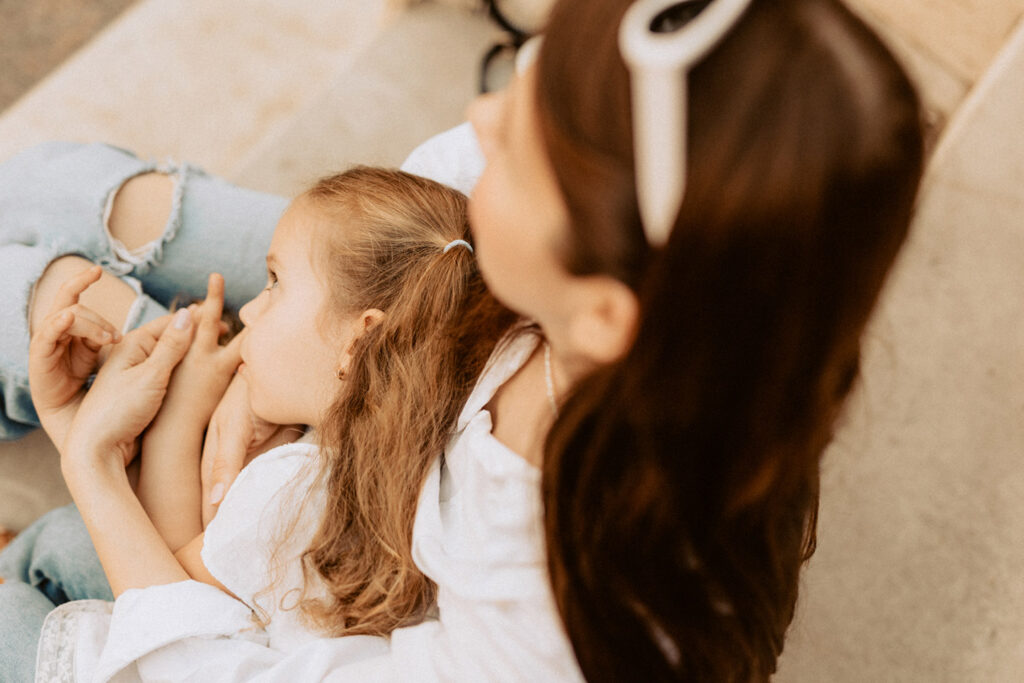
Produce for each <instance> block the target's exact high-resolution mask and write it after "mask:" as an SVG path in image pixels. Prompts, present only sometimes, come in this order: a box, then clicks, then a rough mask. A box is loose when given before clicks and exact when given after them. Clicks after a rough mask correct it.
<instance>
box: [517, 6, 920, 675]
mask: <svg viewBox="0 0 1024 683" xmlns="http://www.w3.org/2000/svg"><path fill="white" fill-rule="evenodd" d="M712 1H713V0H712ZM629 4H630V0H601V1H597V0H562V1H561V2H559V3H558V5H557V6H556V7H555V9H554V11H553V14H552V17H551V20H550V24H549V26H548V30H547V38H546V41H545V44H544V47H543V48H542V50H541V54H540V58H539V63H538V78H537V83H538V86H537V102H538V117H539V123H540V128H541V131H542V135H543V139H544V144H545V148H546V150H547V153H548V156H549V158H550V160H551V162H552V165H553V167H554V170H555V174H556V177H557V179H558V182H559V185H560V189H561V191H562V195H563V197H564V198H565V201H566V204H567V206H568V209H569V213H570V226H569V230H570V240H569V246H568V248H567V250H566V252H565V254H564V262H565V264H566V266H567V268H569V269H570V270H571V271H572V272H574V273H577V274H592V273H603V274H609V275H611V276H613V277H615V278H618V279H619V280H621V281H623V282H625V283H626V284H628V285H629V286H630V287H632V288H633V290H634V291H635V293H636V294H637V297H638V299H639V301H640V316H639V323H638V329H637V332H636V337H635V342H634V344H633V345H632V347H631V348H630V349H629V350H628V351H627V353H626V354H625V356H624V358H622V360H621V361H619V362H617V363H614V364H611V365H609V366H606V367H602V368H600V369H598V370H597V371H596V372H594V373H593V374H592V375H591V376H589V377H587V378H585V379H584V380H583V381H582V382H581V383H580V384H578V385H577V386H576V387H575V390H574V393H573V395H572V396H571V397H570V398H569V399H568V401H567V403H566V405H565V406H564V408H563V410H562V413H561V416H560V417H559V419H558V421H557V422H556V424H555V425H554V427H553V428H552V430H551V432H550V434H549V438H548V442H547V447H546V451H545V456H544V476H543V486H544V500H545V524H546V533H547V547H548V558H549V563H550V569H551V576H552V580H553V583H554V588H555V594H556V599H557V604H558V607H559V609H560V611H561V614H562V616H563V619H564V621H565V624H566V627H567V630H568V632H569V635H570V638H571V640H572V643H573V646H574V649H575V652H576V655H577V658H578V660H579V663H580V665H581V666H582V669H583V671H584V673H585V675H586V676H587V678H588V679H589V680H592V681H604V680H607V681H613V680H644V681H654V680H686V681H702V682H703V681H741V682H743V683H749V682H750V681H764V680H767V679H768V678H769V677H770V676H771V674H772V672H773V671H774V670H775V667H776V660H777V658H778V656H779V654H780V652H781V651H782V646H783V640H784V636H785V632H786V629H787V627H788V625H789V623H790V621H791V619H792V617H793V612H794V606H795V603H796V597H797V589H798V584H799V572H800V567H801V565H802V564H803V562H804V560H805V559H806V558H807V557H808V555H809V554H810V552H811V551H812V550H813V546H814V527H815V517H816V510H817V495H818V469H819V461H820V458H821V455H822V451H823V450H824V448H825V446H826V444H827V443H828V441H829V439H830V436H831V433H832V429H833V425H834V422H835V420H836V417H837V415H838V413H839V411H840V408H841V405H842V403H843V400H844V399H845V397H846V396H847V394H848V392H849V390H850V388H851V385H852V384H853V381H854V378H855V377H856V374H857V367H858V354H859V347H860V336H861V333H862V331H863V329H864V326H865V324H866V321H867V319H868V316H869V314H870V312H871V310H872V308H873V306H874V304H875V302H876V300H877V298H878V295H879V292H880V290H881V287H882V284H883V282H884V280H885V277H886V274H887V272H888V271H889V268H890V267H891V265H892V263H893V260H894V258H895V256H896V253H897V251H898V249H899V247H900V245H901V243H902V242H903V240H904V237H905V235H906V233H907V227H908V224H909V221H910V216H911V210H912V206H913V202H914V197H915V193H916V188H917V185H918V182H919V179H920V174H921V167H922V156H923V152H922V132H921V125H920V119H921V114H920V108H919V103H918V99H917V97H916V95H915V92H914V89H913V87H912V86H911V84H910V82H909V81H908V79H907V77H906V76H905V74H904V72H903V71H902V69H901V68H900V67H899V65H898V64H897V63H896V62H895V60H894V59H893V58H892V56H891V55H890V53H889V52H888V51H887V50H886V49H885V47H884V46H883V45H882V44H881V43H880V42H879V40H878V39H877V38H876V37H875V36H874V35H873V34H872V33H871V32H870V31H869V30H868V29H867V28H866V27H865V26H864V25H863V24H862V23H861V22H860V21H859V20H858V19H856V18H855V17H854V16H853V15H852V14H851V13H850V12H849V11H848V10H847V9H846V8H845V7H844V6H842V4H841V3H839V2H837V1H836V0H753V2H752V4H751V6H750V8H749V9H748V11H747V12H746V13H745V15H744V16H743V17H742V19H741V20H740V21H739V23H738V25H737V26H736V27H735V28H734V29H733V30H732V31H731V32H730V34H729V35H728V36H727V37H726V38H725V39H724V41H723V42H722V43H721V44H720V45H719V46H717V47H716V48H715V49H714V50H713V51H712V52H711V53H710V54H709V55H708V56H707V57H706V58H705V59H704V60H703V61H702V62H701V63H700V64H699V65H697V66H696V67H695V68H694V69H693V71H692V72H691V73H690V75H689V77H688V79H689V80H688V82H689V93H690V99H689V113H690V125H689V129H688V131H687V132H688V136H689V150H690V153H689V158H688V184H687V187H686V197H685V200H684V202H683V205H682V208H681V211H680V214H679V216H678V217H677V219H676V223H675V226H674V229H673V232H672V235H671V237H670V239H669V241H668V243H667V244H666V245H665V246H664V247H663V248H661V249H658V250H654V249H651V248H650V247H649V246H648V245H647V243H646V242H645V240H644V236H643V230H642V228H641V224H640V217H639V212H638V208H637V199H636V189H635V185H634V181H633V178H634V166H633V158H634V156H633V147H632V142H631V138H632V136H631V119H630V116H631V112H630V95H629V93H630V90H629V87H630V84H629V78H628V76H627V73H626V69H625V66H624V64H623V63H622V60H621V58H620V56H619V50H618V44H617V31H618V27H619V24H620V21H621V18H622V15H623V13H624V12H625V10H626V7H627V6H628V5H629ZM704 4H706V2H705V3H704Z"/></svg>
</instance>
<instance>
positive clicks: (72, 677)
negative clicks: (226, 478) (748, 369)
mask: <svg viewBox="0 0 1024 683" xmlns="http://www.w3.org/2000/svg"><path fill="white" fill-rule="evenodd" d="M536 345H537V338H536V337H535V336H534V335H531V334H521V335H519V336H518V337H516V338H515V339H513V340H512V341H511V342H509V343H508V344H507V345H505V346H504V347H503V348H502V349H501V350H500V352H499V353H497V354H496V355H495V356H494V357H493V358H492V359H491V361H490V362H489V363H488V367H487V369H486V371H485V372H484V374H483V376H482V377H481V379H480V380H479V382H478V383H477V386H476V388H475V389H474V391H473V392H472V394H471V395H470V398H469V400H468V401H467V403H466V406H465V407H464V409H463V411H462V413H461V415H460V416H459V419H458V422H457V424H456V428H455V433H454V435H453V436H452V439H451V440H450V441H449V443H448V446H447V448H446V449H445V454H444V458H443V461H442V459H441V458H438V459H437V460H436V461H435V462H434V464H433V466H432V467H431V470H430V473H429V474H428V476H427V480H426V482H425V484H424V487H423V491H422V492H421V494H420V498H419V504H418V508H417V511H416V519H415V525H414V530H413V558H414V560H415V562H416V564H417V565H418V566H419V567H420V569H421V570H422V571H423V572H424V573H425V574H426V575H427V576H429V577H430V578H431V579H433V580H434V581H435V582H436V583H437V586H438V618H437V619H436V620H429V621H426V622H424V623H421V624H418V625H416V626H410V627H407V628H402V629H398V630H396V631H394V632H393V633H392V635H391V637H390V638H378V637H372V636H348V637H344V638H321V637H317V636H316V635H315V634H312V633H310V632H309V630H308V629H307V628H306V627H305V626H304V625H303V623H302V621H301V619H300V618H299V617H298V615H297V613H296V612H295V611H290V610H283V609H281V608H277V607H273V605H275V604H276V602H277V600H278V599H279V598H280V597H282V596H284V597H287V596H286V594H287V593H288V591H289V590H291V589H292V588H294V587H297V586H298V585H300V583H299V582H301V569H300V568H299V565H298V561H297V558H298V554H299V553H301V550H302V549H304V548H305V544H306V543H308V541H309V539H310V538H311V537H312V534H313V533H314V532H315V527H316V522H317V518H318V516H319V510H320V506H319V505H316V506H310V507H308V508H305V509H303V510H302V511H301V512H302V518H301V521H300V522H299V523H298V524H297V525H296V526H295V529H294V530H293V531H292V534H291V535H290V536H289V540H288V542H287V543H286V544H285V545H284V547H283V549H282V550H281V551H279V556H281V555H283V556H285V557H286V558H288V560H289V561H288V564H289V565H291V566H289V567H288V569H287V570H286V572H285V574H284V576H283V580H281V581H280V585H279V587H278V588H277V589H275V591H274V592H273V595H272V596H271V598H272V599H271V600H270V602H268V601H267V600H266V599H260V598H257V600H258V601H259V603H260V605H261V606H263V607H264V609H266V608H267V607H268V605H270V606H271V621H270V625H269V626H268V627H267V628H260V627H258V626H257V625H256V623H255V622H254V620H253V618H252V616H253V614H252V609H251V606H252V604H253V603H252V601H253V596H254V595H255V594H256V593H257V592H258V591H260V590H262V589H263V588H265V586H266V583H267V581H266V578H267V577H266V572H267V566H268V565H269V561H270V559H269V555H270V548H271V547H273V545H272V544H273V541H272V540H271V539H273V538H274V537H275V536H277V533H276V532H277V531H278V530H279V529H280V528H281V524H282V521H283V520H286V519H287V518H288V516H289V514H290V513H291V512H294V508H293V507H292V505H291V504H289V503H286V502H284V501H286V500H287V501H291V500H293V499H297V498H299V496H295V495H294V494H291V495H289V488H290V486H291V485H294V484H293V482H300V485H302V483H303V482H305V481H307V480H306V479H305V478H304V477H307V476H311V475H310V474H309V471H308V470H307V469H305V468H304V463H306V462H307V461H308V460H309V458H310V457H311V456H312V455H313V454H314V451H313V450H312V449H313V448H314V447H313V446H312V445H309V444H292V445H289V446H283V447H280V448H277V449H274V450H272V451H269V452H267V453H266V454H264V455H262V456H260V457H259V458H257V459H256V460H254V461H253V463H252V464H250V465H249V467H247V468H246V470H244V471H243V473H242V474H241V475H239V478H238V479H237V480H236V482H235V484H234V485H233V486H232V488H231V491H230V492H229V494H228V496H227V497H226V498H225V500H224V502H223V503H222V504H221V509H220V511H219V512H218V515H217V518H216V520H215V521H214V522H213V523H211V524H210V527H209V528H208V529H207V532H206V539H205V547H204V549H203V559H204V561H205V562H206V563H207V568H208V569H209V570H210V572H211V573H212V574H213V575H214V576H216V577H217V579H218V580H219V581H221V582H222V583H223V584H224V585H225V586H226V587H228V588H229V589H230V590H232V592H234V593H235V594H236V595H237V596H238V597H239V598H240V599H241V600H242V601H244V602H240V601H238V600H235V599H233V598H231V597H230V596H228V595H226V594H225V593H223V592H222V591H220V590H218V589H216V588H213V587H211V586H208V585H206V584H202V583H198V582H196V581H183V582H180V583H173V584H169V585H164V586H154V587H150V588H146V589H141V590H129V591H125V593H123V594H122V595H121V596H120V597H119V598H118V599H117V600H116V601H115V602H114V603H112V607H111V603H103V602H99V601H83V602H77V603H68V604H67V605H64V606H62V607H59V608H57V609H56V610H54V612H52V613H51V614H50V616H49V617H48V618H47V621H46V624H45V626H44V628H43V635H42V639H41V642H40V650H39V661H38V666H37V673H36V680H37V681H46V683H52V682H53V681H93V682H96V683H102V682H105V681H112V682H115V683H125V682H127V681H196V682H199V681H202V682H203V683H216V682H228V681H266V682H270V681H281V682H284V681H287V682H288V683H293V682H295V681H320V680H329V681H348V680H359V681H451V680H456V681H483V680H488V681H577V680H582V675H581V674H580V672H579V669H578V667H577V664H576V660H575V657H574V655H573V651H572V648H571V646H570V644H569V641H568V638H567V636H566V634H565V632H564V629H563V626H562V623H561V620H560V618H559V616H558V613H557V610H556V608H555V604H554V600H553V596H552V592H551V587H550V583H549V581H548V574H547V564H546V557H545V548H544V536H543V526H542V505H541V497H540V472H539V471H538V470H537V469H536V468H535V467H533V466H531V465H530V464H529V463H528V462H527V461H526V460H525V459H523V458H522V457H520V456H519V455H517V454H516V453H513V452H512V451H510V450H509V449H508V448H506V447H505V446H504V445H503V444H501V443H500V442H499V441H498V440H497V439H495V438H494V436H493V435H492V434H491V416H490V414H489V413H488V411H487V410H485V409H484V406H485V405H486V404H487V403H488V402H489V401H490V399H491V397H492V396H493V395H494V393H495V392H496V391H497V389H498V387H500V386H501V385H502V384H503V383H504V382H505V381H506V380H508V379H509V378H510V377H511V376H512V375H513V374H514V373H515V372H516V371H517V370H518V369H519V368H520V367H521V366H522V365H523V363H525V362H526V360H527V359H528V358H529V356H530V354H531V353H532V352H533V351H534V349H535V348H536ZM309 481H311V479H310V480H309ZM297 572H298V573H297ZM246 603H248V604H246ZM285 606H286V607H287V599H286V605H285Z"/></svg>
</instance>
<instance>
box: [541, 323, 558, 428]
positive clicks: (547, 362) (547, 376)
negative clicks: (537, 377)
mask: <svg viewBox="0 0 1024 683" xmlns="http://www.w3.org/2000/svg"><path fill="white" fill-rule="evenodd" d="M544 383H545V384H546V385H547V390H548V403H550V404H551V412H552V413H553V414H554V416H555V417H558V401H556V400H555V378H554V376H552V374H551V344H549V343H548V340H547V339H545V340H544Z"/></svg>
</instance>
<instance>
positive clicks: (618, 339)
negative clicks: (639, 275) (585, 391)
mask: <svg viewBox="0 0 1024 683" xmlns="http://www.w3.org/2000/svg"><path fill="white" fill-rule="evenodd" d="M576 287H578V288H579V289H578V290H577V296H576V297H574V299H575V301H574V303H575V306H574V308H575V310H574V311H573V313H572V314H571V316H570V321H569V337H570V338H569V343H570V344H571V345H572V347H573V349H574V350H575V351H576V353H578V354H581V355H583V356H586V357H587V358H589V359H590V360H591V361H593V362H594V363H598V364H602V365H603V364H606V363H612V362H614V361H616V360H618V359H619V358H621V357H622V356H623V355H625V353H626V351H628V350H629V347H630V345H631V344H632V343H633V338H634V337H635V335H636V325H637V319H638V317H639V314H640V313H639V311H640V304H639V302H638V301H637V298H636V294H634V293H633V290H631V289H630V288H629V287H627V286H626V285H625V284H623V283H622V282H620V281H618V280H616V279H615V278H613V277H608V276H607V275H594V276H590V277H586V278H583V279H582V280H581V281H578V282H577V283H576Z"/></svg>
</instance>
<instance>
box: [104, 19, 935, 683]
mask: <svg viewBox="0 0 1024 683" xmlns="http://www.w3.org/2000/svg"><path fill="white" fill-rule="evenodd" d="M631 7H633V8H634V9H632V10H630V8H631ZM627 10H629V17H627V18H626V19H625V20H624V16H625V15H626V14H627ZM637 17H639V18H637ZM659 33H665V34H666V36H659V35H658V34H659ZM662 38H664V39H662ZM620 44H621V47H620ZM622 48H625V50H623V49H622ZM627 63H628V64H629V66H628V67H627ZM470 119H471V121H472V124H473V127H474V128H475V130H476V133H477V136H478V137H479V141H480V146H481V148H482V150H483V152H484V156H485V157H486V161H487V164H486V168H485V170H484V172H483V175H482V176H481V178H480V181H479V183H478V185H477V186H476V188H475V190H474V192H473V195H472V197H471V201H470V206H469V211H470V220H471V228H472V232H473V238H474V243H475V248H476V258H478V260H479V267H480V272H481V273H482V275H483V277H484V279H485V281H486V282H487V285H488V287H489V288H490V289H491V290H492V292H493V294H494V295H495V296H496V297H497V298H498V299H499V300H500V301H501V302H502V303H504V304H505V305H506V306H508V307H509V308H511V309H512V310H514V311H516V312H517V313H519V314H520V315H521V316H522V317H523V318H524V319H526V320H528V321H530V323H531V324H529V325H520V326H516V327H514V328H513V330H512V331H511V332H510V333H509V335H508V338H507V339H506V340H505V342H504V343H502V344H499V347H498V350H497V351H496V352H495V355H494V357H492V359H491V360H490V361H489V362H488V365H487V367H486V368H485V370H484V373H483V375H482V378H481V379H480V381H479V382H478V383H477V386H476V388H475V389H474V390H473V392H472V394H471V398H470V400H469V401H468V402H467V406H466V407H465V408H464V409H463V413H462V414H461V415H460V416H459V419H458V420H457V424H456V425H454V426H453V427H452V436H451V439H450V440H449V442H448V444H447V445H446V447H445V450H444V454H443V456H442V457H440V458H439V459H438V460H437V461H436V466H435V467H433V468H432V470H431V473H430V475H429V477H428V478H427V480H426V484H425V485H424V487H423V489H422V491H421V492H420V495H419V500H418V506H417V510H416V516H415V521H414V524H413V530H412V539H410V542H411V545H412V557H413V560H414V562H415V563H416V565H417V567H419V569H421V570H422V571H423V573H424V575H425V576H426V577H428V578H429V579H430V580H432V581H434V582H435V583H436V586H437V612H436V614H431V615H430V616H431V618H430V619H429V620H427V621H425V622H424V623H421V624H417V625H415V626H409V627H406V628H400V629H397V630H395V631H394V632H393V633H392V634H391V637H390V640H389V642H388V645H387V651H386V652H385V653H383V654H377V655H374V656H369V655H367V652H366V651H365V650H360V648H359V645H358V642H356V641H357V640H358V637H356V638H339V639H333V640H322V641H317V642H315V643H310V644H308V646H307V647H306V649H304V650H303V651H301V652H299V653H297V654H293V655H289V656H285V655H284V654H283V653H281V652H278V651H275V650H272V649H271V648H268V647H264V646H262V645H261V644H260V643H258V642H254V636H253V634H251V633H248V632H245V631H241V630H239V628H238V625H237V624H236V623H234V622H233V623H232V625H231V626H230V627H228V626H225V625H224V624H225V623H226V617H223V615H222V614H217V615H213V614H211V615H208V617H209V618H208V620H207V621H202V619H201V618H200V617H199V616H196V615H194V614H191V613H190V612H189V610H187V609H179V610H178V612H176V613H175V614H176V621H175V624H176V625H177V626H180V633H179V634H178V636H177V638H176V640H173V642H172V641H171V640H164V641H161V643H160V644H159V647H155V649H153V650H149V651H144V652H143V651H139V652H131V653H128V654H125V653H121V655H122V656H124V657H126V658H127V659H125V662H128V664H127V666H128V668H126V669H119V670H117V671H114V670H113V669H112V670H111V676H113V675H117V676H121V675H122V674H123V675H125V676H130V675H131V673H132V672H135V673H138V677H139V678H142V679H146V678H147V676H148V675H147V672H148V671H154V670H157V669H159V670H160V671H161V674H160V676H156V678H160V679H161V680H168V679H170V680H210V681H228V680H254V679H258V680H265V681H271V680H295V679H296V678H298V679H302V680H312V679H317V680H319V679H324V680H349V679H359V680H410V679H415V680H453V679H459V680H490V679H502V680H565V679H571V678H575V677H578V676H580V675H582V676H583V677H585V678H586V679H588V680H594V681H598V680H690V681H742V682H747V681H761V680H767V679H768V678H769V677H770V676H771V675H772V673H773V672H774V671H775V668H776V663H777V659H778V657H779V655H780V653H781V651H782V647H783V641H784V637H785V632H786V629H787V627H788V625H789V623H790V621H791V620H792V617H793V612H794V608H795V602H796V596H797V588H798V583H799V573H800V568H801V566H802V564H803V562H804V561H805V560H806V559H807V557H808V556H809V555H810V553H811V552H812V551H813V548H814V537H815V519H816V510H817V495H818V470H819V461H820V458H821V454H822V452H823V450H824V448H825V446H826V444H827V443H828V441H829V438H830V436H831V433H832V430H833V428H834V425H835V422H836V420H837V418H838V416H839V414H840V412H841V408H842V404H843V401H844V399H845V397H846V396H847V394H848V393H849V391H850V388H851V386H852V385H853V383H854V381H855V379H856V375H857V368H858V354H859V340H860V336H861V334H862V332H863V329H864V326H865V324H866V321H867V319H868V317H869V315H870V313H871V310H872V308H873V306H874V304H875V302H876V300H877V298H878V296H879V292H880V290H881V288H882V285H883V283H884V281H885V277H886V274H887V272H888V270H889V268H890V267H891V265H892V263H893V260H894V258H895V256H896V253H897V252H898V250H899V247H900V245H901V243H902V241H903V239H904V237H905V235H906V231H907V227H908V224H909V221H910V217H911V212H912V207H913V203H914V197H915V194H916V189H917V185H918V182H919V179H920V174H921V167H922V156H923V153H922V135H921V129H920V123H919V121H920V111H919V103H918V100H917V97H916V95H915V92H914V89H913V87H912V86H911V84H910V83H909V81H908V80H907V77H906V76H905V74H904V73H903V71H902V70H901V68H900V67H899V65H898V64H897V63H896V62H895V60H894V59H893V57H892V56H891V54H890V53H889V52H888V51H887V50H886V49H885V47H884V46H883V45H882V44H881V43H880V42H879V40H878V39H877V38H876V37H875V36H874V35H873V34H872V33H871V32H870V31H869V30H868V29H867V28H865V26H864V25H863V24H862V23H861V22H860V21H859V20H858V19H857V18H855V17H854V16H853V15H852V14H851V13H850V12H849V11H848V10H847V9H846V8H845V7H844V6H843V5H842V4H841V2H840V1H839V0H690V1H688V2H678V3H672V2H669V1H668V0H640V2H637V3H633V2H631V1H630V0H561V1H560V2H558V4H557V5H556V7H555V8H554V10H553V14H552V16H551V19H550V23H549V25H548V29H547V32H546V38H545V43H544V45H543V46H542V47H541V48H540V49H539V54H538V56H537V61H536V63H535V64H534V65H532V66H527V67H526V68H525V69H524V70H523V71H522V73H521V74H520V75H519V76H518V77H517V79H516V80H515V81H514V82H513V84H512V85H511V86H510V87H509V88H508V89H507V90H506V91H505V92H503V93H500V94H496V95H490V96H486V97H484V98H482V99H481V100H479V101H478V102H477V103H475V104H474V105H473V107H472V108H471V111H470ZM325 514H330V511H327V512H325ZM175 585H177V584H172V585H167V586H155V587H149V588H146V589H145V590H143V591H136V592H130V593H129V594H128V597H127V598H126V597H124V596H122V597H121V598H119V600H118V603H117V604H116V605H115V607H114V613H113V616H112V617H111V618H112V620H113V626H112V628H111V633H112V634H116V633H118V632H119V630H118V629H120V630H121V631H120V632H123V631H125V630H126V629H128V628H130V626H129V625H132V624H135V625H140V615H143V616H144V615H145V614H147V612H146V610H147V609H150V608H151V607H152V606H153V605H154V604H157V603H158V602H159V596H160V595H161V594H163V595H171V594H172V593H173V591H174V590H176V589H175V588H174V586H175ZM224 600H229V598H227V597H225V598H224ZM225 604H226V607H225V610H224V613H227V611H229V607H228V606H227V603H225ZM235 607H236V608H237V606H235ZM235 612H236V613H237V612H238V609H235ZM434 617H436V618H434ZM236 621H237V620H236ZM113 643H114V636H113V635H112V636H111V640H110V641H109V642H108V645H109V646H110V647H111V648H113V649H116V647H115V644H113ZM121 663H122V664H123V663H124V662H121ZM168 672H171V673H168ZM179 674H180V675H179ZM118 680H121V679H120V678H118Z"/></svg>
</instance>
